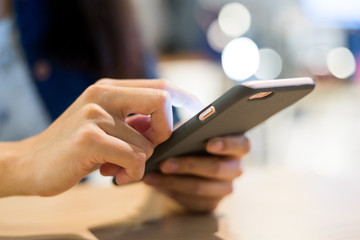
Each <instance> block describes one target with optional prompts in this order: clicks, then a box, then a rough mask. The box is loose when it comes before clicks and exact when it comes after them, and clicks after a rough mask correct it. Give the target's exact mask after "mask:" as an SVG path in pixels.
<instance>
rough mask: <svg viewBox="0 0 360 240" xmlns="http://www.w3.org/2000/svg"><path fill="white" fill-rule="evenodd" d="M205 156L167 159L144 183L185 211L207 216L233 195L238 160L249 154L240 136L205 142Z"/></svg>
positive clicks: (239, 173) (246, 142)
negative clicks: (158, 170)
mask: <svg viewBox="0 0 360 240" xmlns="http://www.w3.org/2000/svg"><path fill="white" fill-rule="evenodd" d="M206 150H207V152H209V153H210V154H212V155H209V156H186V157H176V158H170V159H168V160H166V161H164V162H163V163H162V164H161V165H160V170H161V173H151V174H148V175H146V176H145V178H144V182H145V183H146V184H148V185H151V186H153V187H154V188H156V189H157V190H159V191H161V192H164V193H165V194H167V195H168V196H170V197H172V198H173V199H175V200H176V201H177V202H179V203H180V204H181V205H183V206H185V207H186V208H187V209H189V210H191V211H196V212H208V211H212V210H214V209H215V208H216V206H217V205H218V203H219V202H220V200H221V199H223V198H224V197H225V196H226V195H228V194H230V193H231V192H232V191H233V187H232V182H233V180H234V179H235V178H236V177H239V176H240V175H241V174H242V168H241V158H242V157H243V156H244V155H246V154H247V153H248V152H249V150H250V142H249V140H248V138H246V137H245V136H243V135H236V136H226V137H218V138H214V139H211V140H210V141H208V143H207V145H206Z"/></svg>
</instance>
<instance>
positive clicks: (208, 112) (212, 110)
mask: <svg viewBox="0 0 360 240" xmlns="http://www.w3.org/2000/svg"><path fill="white" fill-rule="evenodd" d="M214 113H215V107H214V106H210V107H208V108H207V109H206V110H204V111H203V112H202V113H200V115H199V120H200V121H204V120H206V119H207V118H208V117H210V116H211V115H213V114H214Z"/></svg>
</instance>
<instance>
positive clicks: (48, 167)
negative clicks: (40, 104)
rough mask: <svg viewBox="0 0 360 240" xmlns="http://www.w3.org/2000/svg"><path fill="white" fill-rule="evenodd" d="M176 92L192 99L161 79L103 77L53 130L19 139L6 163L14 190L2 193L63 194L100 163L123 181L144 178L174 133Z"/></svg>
mask: <svg viewBox="0 0 360 240" xmlns="http://www.w3.org/2000/svg"><path fill="white" fill-rule="evenodd" d="M171 96H175V98H182V99H185V100H186V99H187V100H190V101H191V99H192V98H193V97H192V96H189V95H187V94H185V93H184V92H182V91H178V90H176V89H175V88H174V87H171V86H170V85H169V84H167V83H166V82H165V81H162V80H125V81H121V80H109V79H104V80H100V81H98V82H97V83H96V84H94V85H92V86H90V87H89V88H88V89H87V90H85V92H84V93H83V94H82V95H81V96H80V97H79V98H78V99H77V100H76V101H75V102H74V103H73V104H72V105H71V106H70V107H69V108H68V109H67V110H66V111H65V112H64V113H63V114H62V115H61V116H60V117H59V118H58V119H57V120H56V121H55V122H54V123H53V124H52V125H51V126H50V127H49V128H48V129H46V130H45V131H44V132H42V133H41V134H39V135H36V136H34V137H32V138H29V139H25V140H23V141H21V142H18V143H16V144H17V146H16V148H17V149H18V151H16V156H17V158H15V159H16V160H15V161H12V162H11V163H8V165H7V166H8V167H7V169H10V170H13V173H12V175H11V171H10V175H9V176H8V178H9V179H10V180H11V181H12V183H9V184H10V186H9V187H12V188H11V189H12V191H13V192H12V193H10V194H9V193H8V194H6V193H2V191H4V190H2V191H1V189H0V196H1V195H14V194H17V195H19V194H20V195H41V196H50V195H55V194H59V193H62V192H64V191H66V190H68V189H69V188H71V187H73V186H74V185H75V184H76V183H78V182H79V181H80V180H81V179H82V178H84V177H85V176H86V175H87V174H89V173H90V172H91V171H92V170H93V169H95V168H97V167H100V171H101V172H102V174H103V175H108V176H111V175H112V176H116V181H117V183H118V184H125V183H130V182H135V181H139V180H140V179H141V178H142V177H143V174H144V168H145V162H146V160H147V159H148V158H149V157H150V155H151V154H152V152H153V149H154V147H155V146H156V145H157V144H159V143H161V142H163V141H165V140H166V139H167V138H169V136H170V135H171V132H172V107H171ZM130 114H138V115H137V116H135V117H132V118H131V119H130V120H129V118H128V116H129V115H130ZM129 121H130V122H131V124H130V123H129ZM10 146H11V145H10ZM9 167H10V168H9ZM11 185H12V186H11Z"/></svg>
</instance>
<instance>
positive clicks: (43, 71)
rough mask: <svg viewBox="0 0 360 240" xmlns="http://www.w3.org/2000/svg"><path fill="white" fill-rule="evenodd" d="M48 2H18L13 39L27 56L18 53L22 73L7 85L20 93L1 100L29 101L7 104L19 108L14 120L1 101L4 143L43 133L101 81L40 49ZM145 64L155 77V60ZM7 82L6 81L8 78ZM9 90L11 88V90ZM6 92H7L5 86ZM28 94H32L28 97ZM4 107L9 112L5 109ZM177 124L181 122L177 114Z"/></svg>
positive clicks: (15, 8) (149, 60)
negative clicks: (5, 132) (80, 96)
mask: <svg viewBox="0 0 360 240" xmlns="http://www.w3.org/2000/svg"><path fill="white" fill-rule="evenodd" d="M48 3H49V1H47V0H31V1H26V0H14V10H15V23H16V25H15V28H16V29H17V30H18V32H19V38H18V39H12V42H18V43H19V45H20V46H17V49H18V51H19V52H20V53H23V54H18V56H19V57H18V58H17V59H16V62H17V64H19V63H21V64H22V70H21V71H18V70H16V71H14V72H16V74H17V75H12V76H10V75H9V76H8V77H6V78H8V79H7V82H11V84H14V86H16V87H12V88H13V89H15V90H16V92H15V93H10V92H9V93H1V92H0V97H1V96H5V94H7V98H8V99H10V98H11V97H12V96H17V95H21V97H22V98H23V99H26V100H23V101H25V102H24V104H23V105H19V102H20V100H19V99H18V100H17V101H16V102H15V101H14V102H12V105H11V106H10V105H9V104H7V105H8V106H7V107H6V109H15V110H17V112H18V115H15V114H12V113H11V119H10V117H9V114H10V113H9V110H3V111H1V103H4V101H1V98H0V140H1V141H5V140H20V139H23V138H26V137H29V136H32V135H34V134H36V133H38V132H40V131H41V130H43V129H44V128H46V127H47V126H48V125H49V124H50V123H51V122H52V121H53V120H55V119H56V118H57V117H59V116H60V115H61V114H62V113H63V112H64V111H65V110H66V109H67V108H68V107H69V106H70V105H71V104H72V103H73V102H74V101H75V100H76V98H77V97H78V96H79V95H80V94H81V93H82V92H83V91H84V90H85V89H86V88H87V87H88V86H89V85H91V84H93V83H94V82H95V81H96V80H97V78H96V77H95V76H93V75H91V74H90V73H87V72H84V71H80V70H77V69H74V68H69V67H65V66H63V65H61V64H60V63H58V62H55V61H53V60H52V59H50V58H49V57H48V56H46V54H44V53H43V52H42V51H40V50H39V49H41V48H40V46H41V41H42V39H43V37H44V36H45V34H46V32H47V28H48V27H49V24H48V22H49V21H48V19H49V16H48V14H49V12H48V11H47V9H48V6H47V4H48ZM0 58H2V57H0ZM144 61H145V63H146V68H147V75H146V76H144V78H155V77H156V76H155V72H154V69H155V67H154V61H153V59H152V58H150V57H146V58H145V59H144ZM2 76H6V75H4V73H0V81H1V79H2V78H3V77H2ZM3 79H4V80H5V77H4V78H3ZM9 79H11V81H9ZM0 84H1V83H0ZM0 86H5V85H0ZM0 88H1V87H0ZM9 88H10V87H9V86H7V89H9ZM2 89H4V91H5V87H4V88H2ZM7 91H8V90H7ZM7 91H5V92H7ZM25 92H28V93H26V94H25ZM26 96H28V97H26ZM30 96H32V97H30ZM3 105H4V104H3ZM19 106H20V107H19ZM3 108H4V109H5V107H3ZM31 114H32V115H31ZM30 118H31V119H32V121H31V122H30V121H29V119H30ZM5 121H7V123H6V124H11V125H6V124H5V123H4V122H5ZM19 121H22V123H21V124H22V125H23V126H24V128H20V127H19V125H20V124H19ZM174 122H178V117H177V114H176V113H175V111H174ZM5 126H7V127H6V128H7V130H6V131H7V132H8V134H6V135H5V134H4V131H3V132H2V128H5ZM25 128H26V129H25Z"/></svg>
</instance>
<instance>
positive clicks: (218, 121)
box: [145, 78, 315, 173]
mask: <svg viewBox="0 0 360 240" xmlns="http://www.w3.org/2000/svg"><path fill="white" fill-rule="evenodd" d="M314 88H315V81H314V80H312V79H311V78H292V79H279V80H266V81H248V82H245V83H243V84H239V85H235V86H234V87H232V88H231V89H230V90H228V91H227V92H225V93H224V94H223V95H222V96H220V97H219V98H218V99H216V100H215V101H214V102H212V103H211V104H210V105H208V106H207V107H205V108H204V109H203V110H201V111H200V112H199V113H198V114H196V115H195V116H194V117H192V118H191V119H189V120H188V121H187V122H185V123H184V124H182V125H181V126H180V127H179V128H177V129H176V130H174V132H173V133H172V135H171V137H170V138H169V139H168V140H166V141H165V142H163V143H161V144H160V145H158V146H157V147H156V148H155V150H154V153H153V155H152V156H151V157H150V158H149V159H148V160H147V162H146V168H145V172H146V173H148V172H153V171H158V170H159V165H160V163H161V162H162V161H163V160H165V159H167V158H169V157H176V156H184V155H194V154H206V151H205V144H206V142H207V141H208V140H209V139H210V138H213V137H219V136H226V135H235V134H244V133H245V132H246V131H248V130H250V129H251V128H253V127H255V126H256V125H258V124H260V123H261V122H263V121H265V120H266V119H268V118H269V117H271V116H272V115H274V114H275V113H277V112H279V111H281V110H282V109H284V108H286V107H288V106H290V105H291V104H293V103H295V102H297V101H298V100H300V99H301V98H303V97H304V96H306V95H307V94H309V93H310V92H311V91H312V90H313V89H314Z"/></svg>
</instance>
